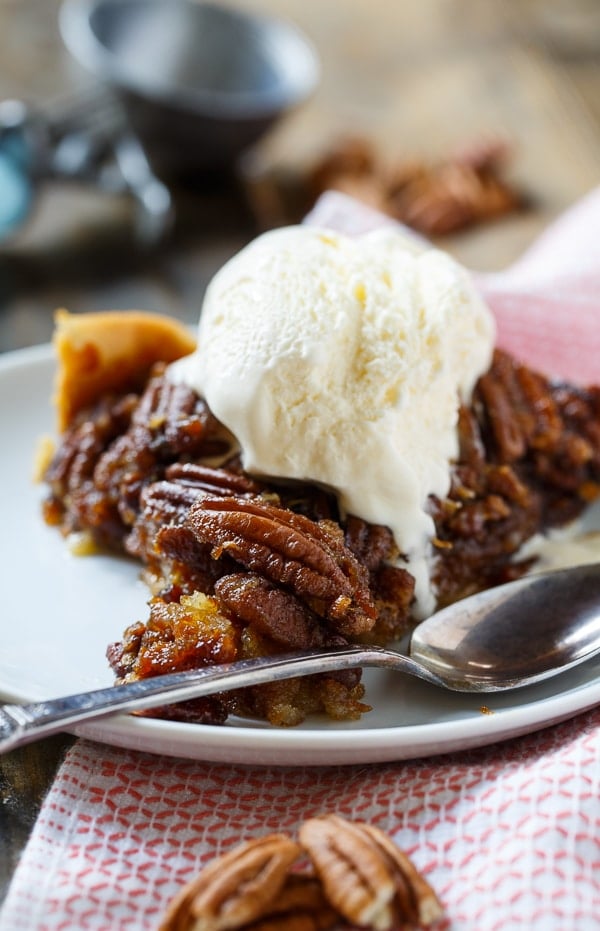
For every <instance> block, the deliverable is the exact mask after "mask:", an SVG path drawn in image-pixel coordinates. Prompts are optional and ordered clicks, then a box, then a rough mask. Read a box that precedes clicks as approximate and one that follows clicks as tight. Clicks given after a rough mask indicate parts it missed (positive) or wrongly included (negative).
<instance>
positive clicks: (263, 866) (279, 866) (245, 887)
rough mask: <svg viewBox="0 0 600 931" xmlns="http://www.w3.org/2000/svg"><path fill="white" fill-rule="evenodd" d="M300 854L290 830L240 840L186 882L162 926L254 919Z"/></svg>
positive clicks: (220, 928) (215, 927)
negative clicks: (241, 842)
mask: <svg viewBox="0 0 600 931" xmlns="http://www.w3.org/2000/svg"><path fill="white" fill-rule="evenodd" d="M299 853H300V847H299V846H298V844H297V843H295V841H293V840H292V839H291V838H290V837H288V835H287V834H269V835H267V836H266V837H257V838H254V839H253V840H250V841H247V842H246V843H244V844H240V845H239V846H237V847H235V848H234V849H233V850H230V851H229V852H228V853H226V854H223V856H221V857H218V858H217V859H216V860H213V861H212V862H211V863H209V865H208V866H206V867H205V868H204V870H202V872H201V873H200V874H199V875H198V876H197V877H196V879H195V880H193V881H192V882H191V883H189V884H188V885H187V886H184V888H183V889H182V890H181V891H180V893H179V894H178V895H177V896H176V897H175V898H174V899H173V901H172V902H171V904H170V906H169V908H168V910H167V912H166V914H165V917H164V919H163V921H162V924H161V925H160V928H159V931H226V929H229V928H241V927H242V926H244V925H247V924H249V923H251V922H253V921H256V920H257V919H259V918H261V917H262V916H263V915H265V914H266V913H268V911H269V907H270V906H271V904H272V902H273V900H274V899H275V898H276V897H277V895H278V894H279V892H280V890H281V889H282V887H283V885H284V883H285V881H286V878H287V875H288V869H289V867H290V866H291V864H292V863H293V862H294V860H296V859H297V857H298V855H299Z"/></svg>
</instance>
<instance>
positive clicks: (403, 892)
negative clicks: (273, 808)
mask: <svg viewBox="0 0 600 931" xmlns="http://www.w3.org/2000/svg"><path fill="white" fill-rule="evenodd" d="M299 839H300V843H301V845H302V846H303V847H304V849H305V850H306V852H307V853H308V854H309V856H310V858H311V860H312V862H313V864H314V867H315V870H316V872H317V874H318V876H319V878H320V879H321V882H322V883H323V888H324V891H325V895H326V896H327V898H328V899H329V901H330V902H331V904H332V905H333V907H334V908H335V909H337V911H339V912H340V914H341V915H343V916H344V918H346V919H347V920H348V921H350V922H351V923H352V924H355V925H360V926H361V927H364V926H370V927H372V928H374V929H375V931H389V929H391V928H392V927H393V926H394V925H395V924H396V923H399V922H403V923H404V924H405V925H408V926H409V927H411V926H413V927H416V926H419V925H421V926H423V925H428V924H431V923H432V922H433V921H435V920H437V919H438V918H439V917H440V916H441V914H442V909H441V906H440V904H439V902H438V899H437V897H436V895H435V893H434V892H433V890H432V889H431V887H430V886H429V884H428V883H427V882H426V881H425V880H424V879H423V877H422V876H420V874H419V873H418V872H417V871H416V869H415V868H414V866H413V865H412V863H411V862H410V860H409V859H408V858H407V857H406V856H405V854H403V853H402V852H401V851H400V850H398V848H396V846H395V845H394V844H393V843H392V842H391V840H390V839H389V838H388V837H387V836H386V835H385V834H383V832H382V831H379V830H378V829H377V828H374V827H372V826H370V825H367V824H364V823H362V822H350V821H346V820H345V819H343V818H340V817H339V816H338V815H324V816H322V817H318V818H309V819H308V821H305V822H304V824H303V825H302V826H301V828H300V832H299Z"/></svg>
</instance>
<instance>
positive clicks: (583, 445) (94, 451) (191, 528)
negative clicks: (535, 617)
mask: <svg viewBox="0 0 600 931" xmlns="http://www.w3.org/2000/svg"><path fill="white" fill-rule="evenodd" d="M109 319H110V322H109ZM125 319H127V318H125ZM80 321H81V322H80ZM129 322H130V323H131V321H129ZM135 324H136V328H137V327H139V328H141V329H138V330H137V336H136V340H138V339H141V343H140V344H139V345H141V347H142V348H141V349H140V352H139V353H136V352H135V351H131V345H130V346H129V351H131V355H130V361H129V364H126V363H125V360H124V359H123V358H122V357H121V359H120V361H119V363H118V364H117V365H115V364H113V363H114V355H113V354H110V353H109V354H107V353H105V354H104V355H102V354H100V353H98V352H97V343H96V336H95V333H96V328H97V327H98V328H99V331H100V333H101V334H104V335H105V334H106V333H107V332H108V331H110V330H111V329H112V328H113V326H114V330H112V332H113V333H114V334H116V335H115V345H116V346H117V347H119V346H120V340H121V336H120V335H119V334H120V333H121V332H123V331H122V328H123V327H126V328H127V324H125V323H123V318H122V316H121V315H120V314H116V315H114V316H110V318H109V317H107V316H106V315H94V314H91V315H86V317H85V318H70V317H66V316H64V315H63V316H61V318H60V320H59V348H60V350H61V353H60V356H61V370H60V381H59V396H58V406H59V412H60V416H61V424H62V425H63V426H64V430H63V432H62V435H61V438H60V444H59V446H58V449H57V450H56V453H55V455H54V458H53V459H52V461H51V463H50V464H49V466H48V468H47V470H46V474H45V481H46V483H47V486H48V496H47V498H46V501H45V505H44V508H45V511H44V513H45V517H46V520H47V521H48V522H49V523H52V524H55V525H57V526H59V527H60V529H61V530H62V532H63V533H64V534H65V535H68V534H70V533H71V532H74V531H78V532H81V531H83V532H85V533H87V534H88V535H89V537H90V538H91V539H92V540H93V541H94V542H95V544H97V545H98V546H102V547H109V548H111V549H113V550H115V551H117V552H125V553H128V554H130V555H131V556H134V557H135V558H136V559H138V560H139V561H140V563H141V564H142V566H143V572H144V577H145V579H146V581H147V582H148V585H149V586H150V591H151V595H152V597H151V600H150V607H149V617H148V618H147V619H145V620H137V621H135V622H134V623H132V625H131V626H130V627H129V628H128V629H127V630H126V631H125V632H124V635H123V637H122V639H121V640H120V641H119V642H118V643H114V644H112V645H110V646H109V648H108V660H109V663H110V665H111V667H112V669H113V670H114V673H115V675H116V678H117V680H118V681H128V680H132V679H137V678H144V677H147V676H154V675H157V674H161V673H166V672H172V671H176V670H182V669H189V668H193V667H198V666H202V665H205V664H213V663H223V662H230V661H232V660H236V659H240V658H244V657H250V656H255V655H259V654H260V655H264V654H272V653H277V652H281V651H289V650H290V649H296V648H307V647H316V646H321V645H326V644H332V643H344V642H347V641H363V642H364V641H368V642H377V643H387V642H390V641H393V640H396V639H398V638H399V637H401V636H402V635H403V634H404V633H405V632H406V631H407V630H409V629H410V627H411V626H412V625H413V624H414V623H415V618H414V616H413V593H414V579H413V577H412V575H411V573H410V571H409V570H410V566H409V565H408V564H402V559H401V558H399V555H401V554H399V553H398V549H397V546H396V543H395V541H394V537H393V535H392V533H391V531H390V530H389V529H388V528H387V527H385V526H380V525H375V524H370V523H368V522H367V521H365V520H364V519H362V518H359V517H357V516H354V515H345V514H342V513H341V512H340V509H339V506H338V501H337V500H336V497H335V495H334V494H333V493H330V492H329V491H328V490H327V489H324V488H322V487H319V486H317V485H314V484H308V483H302V482H293V483H286V482H276V481H271V480H266V479H263V478H257V477H255V476H252V475H249V474H246V473H245V472H244V470H243V469H242V466H241V461H240V458H239V454H238V450H237V449H236V447H235V442H234V439H233V437H232V436H231V434H229V433H228V431H227V430H226V429H225V428H224V427H223V425H222V424H221V423H219V421H217V419H216V418H215V416H214V415H213V414H212V412H211V411H210V410H209V408H208V406H207V404H206V402H205V401H204V399H203V398H202V397H200V396H199V395H198V394H196V393H195V391H194V390H192V389H191V388H189V387H186V386H185V385H182V384H173V383H172V382H171V381H170V380H169V379H168V378H167V377H166V376H165V363H166V362H169V361H170V360H171V359H172V358H173V357H174V356H176V355H182V354H184V353H186V352H189V351H190V350H191V348H192V345H193V342H192V341H191V340H190V339H189V337H188V336H187V333H184V332H183V329H182V330H181V331H179V328H178V327H177V326H175V325H173V324H169V325H167V324H163V323H160V324H158V326H159V329H160V328H163V327H166V330H165V329H161V330H160V331H161V332H162V333H165V332H169V333H170V334H171V336H172V339H171V340H163V339H161V340H159V341H158V342H155V344H154V346H153V348H152V350H149V349H148V345H149V344H150V343H151V342H152V340H151V339H150V338H148V339H146V337H145V334H146V322H145V320H144V317H143V315H142V316H139V315H138V316H137V317H136V319H135ZM147 326H148V328H149V330H150V331H152V333H154V334H156V333H157V332H158V331H157V329H156V327H157V320H156V318H148V320H147ZM80 327H81V329H80ZM161 350H164V353H163V352H161ZM82 357H84V358H87V359H91V358H93V359H94V360H95V370H94V376H93V379H92V380H90V382H89V383H88V385H86V386H85V387H83V386H81V383H80V382H77V379H76V377H75V376H76V373H77V370H76V367H75V363H74V362H73V360H79V359H80V358H82ZM77 364H78V363H77ZM74 385H80V390H79V394H78V397H73V386H74ZM458 433H459V454H458V457H457V460H456V461H455V462H454V463H453V465H452V476H451V486H450V490H449V493H448V494H447V496H445V497H441V498H440V497H434V496H432V497H431V499H430V502H429V507H430V513H431V515H432V516H433V519H434V523H435V537H434V539H433V549H434V553H435V562H434V572H433V581H434V585H435V589H436V592H437V598H438V603H439V604H447V603H449V602H452V601H454V600H456V599H459V598H462V597H463V596H465V595H468V594H470V593H472V592H475V591H477V590H480V589H482V588H485V587H488V586H492V585H496V584H499V583H501V582H505V581H508V580H510V579H513V578H515V577H517V576H519V575H520V574H522V573H523V572H524V571H526V570H527V569H528V568H529V561H528V560H523V559H519V551H520V549H521V547H522V545H523V544H524V543H525V542H526V541H527V540H529V539H530V538H531V537H532V536H533V535H534V534H536V533H538V532H540V531H544V530H547V529H548V528H551V527H556V526H560V525H563V524H565V523H567V522H569V521H571V520H572V519H573V518H575V517H576V516H577V515H578V514H579V513H580V512H581V511H582V510H583V509H584V508H585V507H586V505H587V504H588V503H589V502H590V501H592V500H593V499H594V498H596V497H597V496H598V495H599V494H600V388H598V387H590V388H588V389H584V388H578V387H574V386H570V385H567V384H560V383H555V382H552V381H550V380H549V379H548V378H546V377H544V376H543V375H541V374H539V373H536V372H534V371H532V370H530V369H529V368H527V367H525V366H524V365H522V364H520V363H519V362H518V361H516V360H515V359H513V358H511V357H510V356H508V355H507V354H506V353H504V352H501V351H496V352H495V353H494V357H493V361H492V364H491V367H490V369H489V371H487V372H486V373H485V374H484V375H483V376H482V377H481V378H480V379H479V380H478V382H477V384H476V386H475V389H474V391H473V394H472V397H471V400H470V403H469V405H468V406H462V407H461V409H460V417H459V424H458ZM363 695H364V692H363V688H362V686H361V683H360V672H359V671H354V670H353V671H345V672H340V673H327V674H319V675H314V676H311V677H309V678H305V679H298V680H290V681H288V682H277V683H272V684H268V685H263V686H259V687H255V688H252V689H246V690H240V691H238V692H235V693H229V694H227V695H218V696H215V697H213V698H210V699H198V700H195V701H189V702H185V703H181V704H179V705H175V706H172V707H169V708H164V709H159V710H158V711H154V712H152V713H153V714H155V715H156V714H158V715H161V716H165V717H169V716H170V717H175V718H177V719H179V720H187V721H202V722H211V723H221V722H223V721H225V720H226V718H227V717H228V716H229V715H231V714H242V715H251V716H258V717H261V718H265V719H267V720H268V721H270V722H271V723H273V724H277V725H291V724H295V723H298V722H299V721H301V720H302V719H303V718H304V717H305V716H306V715H307V714H311V713H315V712H324V713H326V714H327V715H329V716H330V717H332V718H336V719H352V718H356V717H358V716H360V715H361V714H362V713H363V711H365V710H366V709H367V706H366V705H365V704H364V703H363V701H362V699H363Z"/></svg>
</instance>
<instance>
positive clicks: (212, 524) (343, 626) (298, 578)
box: [185, 496, 376, 634]
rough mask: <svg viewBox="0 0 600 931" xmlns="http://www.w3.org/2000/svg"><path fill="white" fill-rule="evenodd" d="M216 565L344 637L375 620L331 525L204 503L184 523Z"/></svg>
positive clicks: (243, 503) (237, 500)
mask: <svg viewBox="0 0 600 931" xmlns="http://www.w3.org/2000/svg"><path fill="white" fill-rule="evenodd" d="M185 526H186V527H187V528H188V529H189V530H191V532H192V533H193V534H194V535H195V537H196V539H198V540H199V541H200V542H202V543H210V544H211V545H212V547H213V555H214V557H215V558H216V559H218V558H220V557H221V556H222V555H223V554H227V555H228V556H230V557H232V558H233V559H235V560H236V561H237V562H240V563H242V565H244V566H246V568H247V569H250V570H252V571H253V572H256V573H258V574H259V575H261V576H263V577H265V578H267V579H269V580H270V581H271V582H274V583H275V584H279V585H282V586H283V587H285V588H287V589H289V590H291V591H292V592H293V593H294V594H295V595H296V596H298V597H299V598H301V599H303V600H304V601H306V602H307V603H308V604H309V606H310V607H311V608H312V610H314V611H315V612H316V613H317V614H320V615H321V616H322V617H325V618H327V620H328V621H330V623H331V624H332V626H333V627H334V628H335V629H336V630H339V631H340V632H341V633H344V634H358V633H362V632H364V631H367V630H370V629H371V627H372V626H373V622H374V619H375V616H376V609H375V605H374V604H373V600H372V597H371V593H370V590H369V576H368V572H367V570H366V569H365V567H364V566H361V564H360V563H359V562H358V560H357V559H356V557H355V556H354V555H353V553H352V552H351V551H350V550H349V549H348V547H347V546H346V545H345V544H344V540H343V536H342V533H341V531H340V530H339V528H337V527H336V525H334V524H331V523H330V522H328V521H319V522H316V521H313V520H310V518H308V517H305V516H304V515H302V514H296V513H294V512H293V511H290V510H288V509H287V508H282V507H278V506H275V505H273V504H270V503H269V502H266V501H262V500H259V499H247V498H241V497H234V496H231V497H205V498H202V499H201V500H199V501H197V502H196V503H195V504H194V505H192V507H191V509H190V511H189V514H188V516H187V518H186V521H185Z"/></svg>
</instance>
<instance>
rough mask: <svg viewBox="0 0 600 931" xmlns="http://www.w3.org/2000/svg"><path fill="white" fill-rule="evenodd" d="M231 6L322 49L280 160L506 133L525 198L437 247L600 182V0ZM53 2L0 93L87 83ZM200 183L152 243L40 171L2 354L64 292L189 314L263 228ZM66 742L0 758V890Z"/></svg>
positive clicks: (38, 328)
mask: <svg viewBox="0 0 600 931" xmlns="http://www.w3.org/2000/svg"><path fill="white" fill-rule="evenodd" d="M238 5H240V6H245V7H248V8H255V9H260V10H263V11H274V12H277V13H278V14H280V15H286V16H289V17H290V18H291V19H293V20H294V21H295V22H296V23H297V24H298V25H299V26H300V27H302V28H303V29H304V30H305V31H306V32H307V33H308V34H309V35H310V36H311V38H312V39H313V41H314V43H315V45H316V46H317V48H318V50H319V53H320V55H321V59H322V67H323V72H322V80H321V84H320V86H319V88H318V91H317V92H316V94H315V95H314V96H313V98H312V99H311V100H310V101H309V102H308V103H307V104H306V105H305V106H303V107H302V108H300V109H299V110H298V111H296V112H295V113H294V114H293V115H292V116H290V117H288V118H286V119H285V120H284V121H283V122H282V123H281V124H280V125H279V126H278V127H277V129H276V130H275V131H274V132H273V134H272V135H271V137H270V138H269V139H268V140H266V141H265V142H264V143H263V145H262V146H261V153H262V158H263V162H264V163H265V164H267V165H268V166H271V167H272V168H273V170H274V171H278V170H281V169H283V170H286V169H292V170H301V169H302V167H303V165H304V166H305V165H306V164H308V163H309V162H310V160H311V159H314V158H315V157H317V156H318V154H319V153H321V152H323V151H324V150H325V149H326V148H327V147H328V146H329V145H330V144H331V143H332V142H334V141H335V140H336V139H338V138H340V137H341V136H344V135H348V134H349V132H352V133H353V134H356V133H359V134H361V135H365V136H367V137H368V138H370V139H371V140H372V141H373V143H374V144H375V145H376V146H377V147H378V148H380V149H381V150H382V151H384V152H386V151H387V152H391V151H393V152H398V153H402V154H405V155H407V156H412V155H415V156H420V157H425V158H427V159H435V158H439V157H441V156H443V155H444V154H447V153H448V152H449V151H451V150H452V149H453V148H454V147H455V146H457V145H461V144H463V143H465V142H467V141H469V140H471V139H474V138H478V137H480V136H481V135H485V134H502V135H503V136H504V137H506V138H508V139H509V140H510V141H511V142H512V143H513V145H514V157H513V161H512V165H511V169H510V170H511V176H512V177H513V179H514V181H515V183H517V184H518V185H519V186H520V187H521V188H522V189H523V190H525V191H526V192H527V194H528V196H529V201H530V207H529V209H527V210H525V211H522V212H520V213H519V214H516V215H511V216H508V217H506V218H504V219H502V220H500V221H497V222H495V223H490V224H487V225H485V226H482V227H478V228H477V229H473V230H472V231H469V232H466V233H463V234H460V235H458V234H457V235H454V236H451V237H448V238H447V239H446V240H445V241H444V242H443V243H442V244H443V245H444V246H445V247H446V248H448V249H449V250H450V251H451V252H452V253H453V254H454V255H455V256H457V257H458V258H459V259H460V260H461V261H463V262H464V263H465V264H467V265H468V266H470V267H472V268H477V269H499V268H502V267H503V266H505V265H506V264H507V263H509V262H511V261H512V260H513V259H515V258H517V257H518V256H519V254H520V253H521V252H522V250H523V249H524V248H525V247H526V246H527V245H528V244H529V243H530V242H531V241H532V240H533V239H534V238H535V236H536V235H537V234H538V232H539V231H540V230H541V229H543V228H544V226H545V225H546V224H547V223H548V222H549V221H550V220H551V219H552V218H553V217H555V216H556V215H557V214H559V213H560V212H561V211H562V210H563V209H564V208H566V207H567V206H568V205H569V204H571V203H572V202H573V201H575V200H577V199H578V198H579V197H581V196H582V195H584V194H585V193H586V192H587V191H589V190H590V189H592V188H593V187H595V186H596V185H597V183H598V181H599V180H600V5H599V4H598V3H597V2H596V0H587V2H586V0H577V2H576V0H505V2H503V3H497V2H495V0H419V2H418V3H410V2H408V0H406V2H405V0H369V2H359V0H327V2H325V3H324V2H320V0H254V2H250V0H246V2H245V3H244V2H242V0H238ZM57 9H58V3H57V0H0V99H2V98H8V97H20V98H24V99H26V100H28V101H29V102H30V103H31V104H33V105H35V106H39V107H40V108H42V109H43V108H44V107H46V106H48V105H49V104H50V103H51V101H52V100H53V99H54V98H55V97H57V96H60V95H62V94H65V93H67V92H69V91H72V90H73V88H75V87H79V86H80V85H81V83H82V82H89V78H88V77H87V76H84V75H82V72H81V71H80V70H79V68H78V67H77V66H75V64H74V63H73V62H72V61H71V60H70V58H69V56H68V54H67V53H66V52H65V50H64V49H63V47H62V44H61V41H60V37H59V33H58V29H57V25H56V14H57ZM204 188H205V189H203V185H202V184H199V185H198V187H197V189H196V190H194V191H193V192H191V191H186V192H185V196H183V195H181V194H180V195H178V203H179V207H180V217H179V222H178V224H177V225H176V228H175V230H174V232H173V234H172V235H171V237H170V239H169V240H168V241H167V242H165V243H163V244H162V245H161V247H160V249H159V250H154V251H150V252H148V251H145V250H143V249H140V248H139V247H137V245H136V243H135V241H134V238H133V235H132V223H131V209H130V206H129V204H128V203H126V202H123V201H121V200H119V201H117V200H115V199H111V198H106V197H100V196H99V195H98V194H97V193H96V192H94V191H92V190H89V189H85V188H75V187H66V186H59V185H54V186H52V185H47V186H46V187H45V188H44V189H43V190H42V191H41V192H40V195H39V197H38V201H37V205H36V211H35V213H34V215H33V217H32V219H31V221H30V222H29V223H28V225H27V226H26V227H25V228H24V229H23V230H21V231H20V232H19V234H18V235H17V236H15V237H14V238H13V239H12V240H11V241H10V242H7V243H3V244H0V351H1V352H5V351H11V350H14V349H18V348H20V347H22V346H27V345H32V344H36V343H42V342H46V341H47V340H48V339H49V337H50V334H51V331H52V313H53V310H54V309H55V308H56V307H57V306H67V307H69V308H71V309H73V310H77V311H83V310H87V309H99V308H106V307H134V306H137V307H144V308H147V309H151V310H157V311H163V312H168V313H171V314H174V315H175V316H177V317H180V318H181V319H183V320H186V321H188V322H190V323H192V322H195V321H196V319H197V316H198V311H199V308H200V305H201V300H202V295H203V292H204V288H205V286H206V283H207V281H208V280H209V278H210V277H211V275H212V274H213V273H214V271H215V270H216V269H217V268H218V267H219V265H220V264H221V263H222V262H223V261H224V260H225V259H226V258H227V257H228V256H229V255H231V254H232V253H233V252H235V251H236V250H237V249H238V248H239V247H241V246H242V245H243V244H244V243H245V242H246V241H248V239H249V238H251V237H252V236H253V235H254V233H255V232H256V229H257V226H256V223H255V219H254V217H253V215H252V213H251V212H250V211H249V210H248V207H247V205H246V203H245V201H244V199H243V197H242V195H241V192H240V190H239V189H238V188H237V187H236V186H235V185H231V184H227V185H222V186H217V187H215V186H214V185H211V187H210V188H208V189H206V186H204ZM4 493H6V491H4ZM8 622H9V619H7V618H5V619H4V623H8ZM70 740H71V738H69V737H55V738H51V739H48V740H45V741H43V742H41V743H39V744H37V745H35V746H32V747H29V748H25V749H23V750H21V751H17V752H14V753H11V754H8V755H7V756H6V757H4V758H3V759H2V760H0V795H1V798H2V807H1V808H0V897H1V896H2V895H3V894H4V891H5V889H6V886H7V883H8V881H9V879H10V876H11V875H12V872H13V870H14V867H15V865H16V862H17V860H18V857H19V855H20V852H21V850H22V848H23V845H24V844H25V842H26V839H27V836H28V834H29V832H30V830H31V827H32V824H33V822H34V820H35V816H36V813H37V811H38V808H39V804H40V802H41V800H42V798H43V796H44V793H45V792H46V790H47V788H48V786H49V785H50V783H51V781H52V778H53V775H54V773H55V771H56V767H57V765H58V763H59V761H60V759H61V756H62V754H63V753H64V751H65V748H66V747H67V746H68V744H69V743H70Z"/></svg>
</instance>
